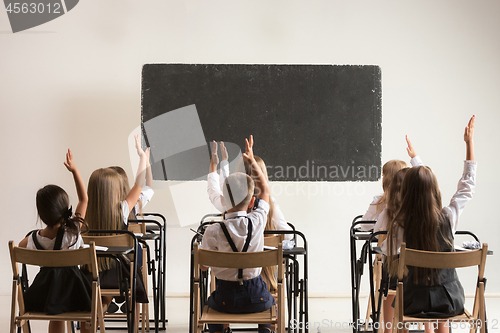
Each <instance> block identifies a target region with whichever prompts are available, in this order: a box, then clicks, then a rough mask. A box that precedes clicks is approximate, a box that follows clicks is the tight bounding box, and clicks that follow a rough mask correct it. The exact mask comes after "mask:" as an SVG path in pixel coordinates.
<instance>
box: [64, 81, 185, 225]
mask: <svg viewBox="0 0 500 333" xmlns="http://www.w3.org/2000/svg"><path fill="white" fill-rule="evenodd" d="M138 104H139V103H138V101H137V99H136V98H131V97H130V96H126V95H125V94H117V93H114V92H103V91H99V92H86V93H85V97H83V95H82V96H73V97H71V98H68V99H67V100H65V101H63V102H62V103H61V109H60V110H59V112H58V113H57V115H56V117H57V120H56V121H57V122H59V123H60V126H57V127H58V128H60V131H61V133H60V134H61V135H60V137H61V138H63V139H62V140H61V141H60V142H59V143H58V145H60V147H58V149H60V150H61V151H64V150H65V149H67V148H71V150H72V151H73V153H74V156H75V162H76V163H77V165H78V167H79V169H80V172H81V173H82V177H83V179H84V181H85V182H86V183H88V179H89V177H90V175H91V173H92V172H93V171H94V170H95V169H98V168H103V167H108V166H112V165H119V166H121V167H123V168H124V169H125V171H126V172H127V174H128V177H129V181H130V182H132V179H133V175H134V172H135V168H137V165H134V166H132V165H131V162H130V161H131V160H130V156H129V147H128V146H127V145H128V141H127V140H128V137H129V135H130V134H131V132H132V131H133V130H134V129H136V128H137V127H138V126H140V123H141V119H140V117H141V111H140V105H138ZM61 163H62V162H61ZM133 168H134V169H133ZM159 187H160V188H155V192H156V196H155V198H154V199H153V202H152V203H150V205H151V208H154V207H158V209H155V211H157V212H159V213H161V214H163V215H165V217H166V218H167V221H168V224H174V225H179V219H178V217H177V214H176V212H175V209H174V208H173V207H174V204H173V200H172V196H171V194H170V190H169V189H168V186H159ZM155 199H156V200H155ZM157 200H161V206H160V205H158V204H155V203H154V201H157Z"/></svg>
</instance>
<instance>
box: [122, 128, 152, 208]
mask: <svg viewBox="0 0 500 333" xmlns="http://www.w3.org/2000/svg"><path fill="white" fill-rule="evenodd" d="M135 148H136V150H137V154H138V155H139V158H140V160H139V167H138V168H137V175H136V177H135V183H134V186H132V188H131V189H130V192H129V193H128V195H127V197H126V198H125V200H126V201H127V203H128V207H129V212H130V211H131V210H132V209H133V208H134V206H135V204H136V203H137V200H139V196H140V195H141V190H142V186H144V178H145V177H144V173H145V172H146V164H147V161H148V160H149V148H148V149H146V151H144V150H142V148H141V142H140V139H139V135H136V136H135Z"/></svg>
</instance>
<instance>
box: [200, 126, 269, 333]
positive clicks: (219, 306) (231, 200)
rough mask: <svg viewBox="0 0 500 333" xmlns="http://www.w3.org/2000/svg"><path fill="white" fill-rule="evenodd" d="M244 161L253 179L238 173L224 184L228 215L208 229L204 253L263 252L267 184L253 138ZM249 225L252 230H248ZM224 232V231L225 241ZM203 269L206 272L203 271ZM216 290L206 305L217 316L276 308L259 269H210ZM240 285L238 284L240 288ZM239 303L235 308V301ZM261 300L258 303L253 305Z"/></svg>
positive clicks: (217, 328) (264, 332)
mask: <svg viewBox="0 0 500 333" xmlns="http://www.w3.org/2000/svg"><path fill="white" fill-rule="evenodd" d="M245 146H246V150H245V153H244V154H243V158H244V159H245V160H247V161H248V163H249V164H250V165H251V166H252V172H253V176H254V179H256V181H255V182H254V180H253V179H252V177H250V176H249V175H247V174H245V173H242V172H237V173H234V174H232V175H230V176H228V177H227V178H226V180H225V181H224V187H223V188H224V198H225V200H224V203H225V208H226V210H227V213H226V214H225V217H224V221H223V222H221V223H216V224H212V225H210V226H208V227H207V229H206V230H205V234H204V236H203V240H202V248H203V249H207V250H216V251H225V252H232V251H233V250H232V246H231V245H233V246H234V247H235V248H236V249H237V250H238V251H242V249H243V247H244V245H245V243H248V249H247V251H248V252H256V251H262V250H263V249H264V228H265V225H266V221H267V214H268V212H269V200H270V197H269V184H268V182H267V179H266V178H265V176H264V174H263V173H262V170H261V169H260V167H259V165H258V164H257V161H256V160H255V157H254V155H253V136H250V139H249V140H245ZM254 186H257V187H258V189H259V191H258V199H259V201H258V203H257V207H256V208H255V209H252V208H253V207H254V203H255V200H256V199H255V197H254V196H253V195H254ZM249 225H251V227H249ZM223 229H225V230H226V231H227V235H228V237H226V235H225V233H224V231H223ZM202 269H208V268H206V267H203V268H202ZM213 273H214V274H215V277H216V285H217V289H216V290H215V291H214V292H213V293H212V295H210V297H209V299H208V300H207V305H208V306H210V307H211V308H213V309H215V310H217V311H220V312H229V313H255V312H262V311H265V310H268V309H269V308H271V306H273V305H274V304H275V302H274V298H273V297H272V296H271V294H270V293H269V291H268V289H267V285H266V283H265V282H264V281H263V280H262V277H261V275H260V273H261V268H248V269H244V270H238V269H229V268H216V267H214V268H213ZM240 283H241V284H240ZM236 299H238V304H241V305H239V306H238V307H235V306H234V304H235V300H236ZM255 300H260V302H257V303H256V302H255ZM209 329H210V332H211V333H214V332H222V330H223V325H222V324H220V325H209ZM270 331H271V325H268V324H261V325H259V332H261V333H267V332H270Z"/></svg>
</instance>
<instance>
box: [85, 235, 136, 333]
mask: <svg viewBox="0 0 500 333" xmlns="http://www.w3.org/2000/svg"><path fill="white" fill-rule="evenodd" d="M110 232H111V233H116V234H111V235H109V234H108V235H104V236H102V235H89V234H85V235H82V239H83V242H84V243H85V244H89V243H92V242H93V243H95V245H96V246H104V247H108V248H111V247H120V248H132V249H133V251H132V252H131V254H132V255H133V256H132V260H131V262H130V274H131V278H130V281H129V282H130V287H129V288H121V287H122V282H123V281H120V288H118V289H104V288H102V289H101V295H102V296H112V297H116V296H124V294H125V301H126V302H127V303H126V304H127V312H128V313H126V314H125V315H126V317H127V322H128V329H129V331H130V332H135V306H136V304H135V290H134V289H135V287H134V282H135V279H134V278H133V277H132V274H134V272H136V265H134V262H136V258H135V253H136V251H137V241H136V239H135V236H134V235H133V234H132V233H131V232H129V231H122V230H111V231H110V230H89V233H92V234H97V233H99V234H102V233H110ZM104 253H106V252H103V253H102V254H100V256H103V254H104ZM107 256H108V257H115V258H116V256H114V255H107ZM118 271H119V272H121V270H118ZM105 317H107V318H112V319H113V318H115V319H116V318H123V314H107V313H105Z"/></svg>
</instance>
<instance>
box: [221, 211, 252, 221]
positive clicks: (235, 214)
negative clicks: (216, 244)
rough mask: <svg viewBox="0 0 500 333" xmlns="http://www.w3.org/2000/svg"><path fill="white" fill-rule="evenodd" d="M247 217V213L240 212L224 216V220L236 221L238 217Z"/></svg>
mask: <svg viewBox="0 0 500 333" xmlns="http://www.w3.org/2000/svg"><path fill="white" fill-rule="evenodd" d="M245 216H247V212H245V211H243V210H239V211H237V212H231V213H226V215H224V218H225V219H234V218H237V217H245Z"/></svg>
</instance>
